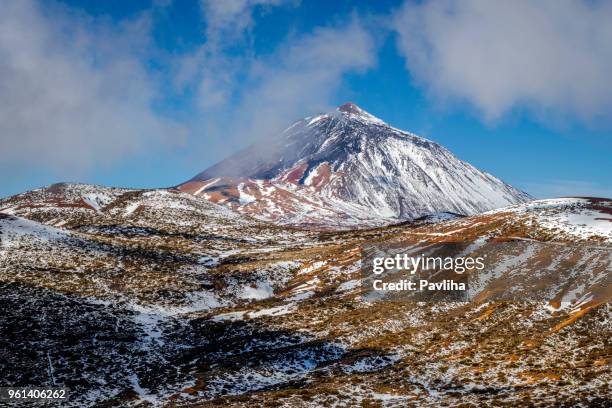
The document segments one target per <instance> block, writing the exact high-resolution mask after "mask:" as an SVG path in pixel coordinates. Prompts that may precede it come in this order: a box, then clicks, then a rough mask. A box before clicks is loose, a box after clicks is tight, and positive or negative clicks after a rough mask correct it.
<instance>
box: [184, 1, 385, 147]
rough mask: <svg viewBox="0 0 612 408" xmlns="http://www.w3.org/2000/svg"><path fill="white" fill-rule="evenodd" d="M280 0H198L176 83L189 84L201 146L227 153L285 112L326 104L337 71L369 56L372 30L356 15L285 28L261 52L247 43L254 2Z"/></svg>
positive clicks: (287, 115)
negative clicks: (196, 36) (201, 28)
mask: <svg viewBox="0 0 612 408" xmlns="http://www.w3.org/2000/svg"><path fill="white" fill-rule="evenodd" d="M295 4H297V3H296V2H295V1H293V2H287V1H285V2H282V1H270V0H266V1H255V0H252V1H238V2H236V3H235V4H229V3H228V4H225V3H224V2H207V1H205V2H202V6H203V15H204V16H205V20H206V27H207V28H206V36H205V41H203V43H202V44H201V46H200V47H198V48H197V50H195V51H194V52H192V53H190V54H188V55H184V56H183V57H182V61H181V64H180V69H179V73H178V75H177V79H178V83H179V85H182V86H183V87H186V88H187V89H196V90H197V92H196V101H195V103H196V106H197V109H198V110H199V111H198V115H199V124H200V126H201V129H202V133H203V136H204V139H205V140H206V142H205V144H206V148H207V149H211V148H213V149H214V148H216V149H218V150H221V152H220V153H222V154H223V153H228V150H230V149H235V148H236V147H235V145H236V144H245V142H252V141H254V140H257V139H258V138H259V137H262V136H272V135H274V134H275V133H277V132H280V131H281V130H282V128H283V127H286V126H287V124H288V123H290V122H291V121H292V120H295V119H298V118H300V117H302V116H304V115H305V114H308V113H313V112H320V111H325V110H328V109H330V108H331V106H333V102H334V97H335V93H336V92H337V90H338V89H339V87H340V86H341V84H342V77H343V75H345V74H347V73H349V72H359V71H363V70H365V69H368V68H369V67H371V66H373V65H374V64H375V62H376V48H375V44H374V40H373V38H372V35H371V34H370V33H369V32H368V30H366V29H365V27H364V26H363V24H362V23H361V21H360V19H359V17H357V16H356V15H353V16H349V17H348V18H346V19H345V20H344V21H343V22H339V23H337V24H335V25H333V26H332V25H330V26H324V27H318V28H315V29H313V30H312V31H310V32H305V33H301V34H299V35H295V34H290V35H288V36H287V37H286V38H285V39H284V41H281V42H280V43H279V44H278V45H276V47H275V48H273V49H272V50H271V51H267V52H266V53H265V55H258V54H257V52H256V50H255V49H254V48H253V46H252V44H253V38H252V31H253V29H254V27H255V21H254V19H253V14H254V13H255V12H256V11H257V9H266V8H270V7H279V6H286V7H290V6H292V5H295Z"/></svg>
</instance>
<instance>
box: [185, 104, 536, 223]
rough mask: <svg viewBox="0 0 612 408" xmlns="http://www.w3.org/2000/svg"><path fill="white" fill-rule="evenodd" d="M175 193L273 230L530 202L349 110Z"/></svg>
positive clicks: (295, 127)
mask: <svg viewBox="0 0 612 408" xmlns="http://www.w3.org/2000/svg"><path fill="white" fill-rule="evenodd" d="M179 188H181V189H182V190H184V191H188V192H190V193H192V194H195V195H198V196H202V197H204V198H207V199H209V200H211V201H214V202H217V203H222V204H225V205H227V206H229V207H230V208H232V209H234V210H237V211H239V212H242V213H245V214H250V215H253V216H257V217H262V218H265V219H270V220H274V221H277V222H280V223H286V224H293V225H304V224H314V225H319V226H321V225H326V226H334V227H335V226H356V225H380V224H384V223H388V222H397V221H402V220H407V219H412V218H417V217H421V216H424V215H428V214H434V213H440V212H451V213H458V214H474V213H477V212H482V211H486V210H490V209H494V208H498V207H503V206H507V205H511V204H516V203H520V202H524V201H527V200H529V199H530V197H529V196H528V195H527V194H525V193H523V192H522V191H519V190H517V189H515V188H513V187H512V186H510V185H508V184H506V183H504V182H502V181H501V180H499V179H497V178H495V177H493V176H492V175H490V174H487V173H484V172H482V171H479V170H478V169H476V168H474V167H473V166H471V165H470V164H468V163H465V162H463V161H461V160H459V159H458V158H457V157H455V156H454V155H453V154H452V153H450V152H449V151H448V150H446V149H445V148H444V147H442V146H440V145H439V144H437V143H435V142H432V141H430V140H427V139H424V138H421V137H419V136H416V135H414V134H412V133H408V132H405V131H402V130H399V129H396V128H393V127H392V126H389V125H388V124H386V123H385V122H384V121H382V120H381V119H379V118H377V117H375V116H373V115H371V114H370V113H368V112H366V111H365V110H363V109H361V108H360V107H358V106H357V105H355V104H353V103H345V104H344V105H341V106H339V107H338V108H337V109H336V110H334V111H332V112H329V113H326V114H322V115H318V116H312V117H307V118H304V119H301V120H299V121H297V122H295V123H294V124H292V125H291V126H290V127H289V128H287V129H286V130H285V131H284V132H283V133H282V134H281V135H280V136H277V137H275V138H270V139H268V140H264V141H261V142H260V143H258V144H255V145H253V146H251V147H249V148H247V149H245V150H243V151H241V152H238V153H236V154H234V155H233V156H230V157H229V158H227V159H225V160H223V161H221V162H220V163H218V164H216V165H214V166H212V167H210V168H209V169H207V170H205V171H204V172H202V173H200V174H198V175H197V176H196V177H194V178H193V179H192V180H190V181H189V182H187V183H185V184H183V185H182V186H180V187H179Z"/></svg>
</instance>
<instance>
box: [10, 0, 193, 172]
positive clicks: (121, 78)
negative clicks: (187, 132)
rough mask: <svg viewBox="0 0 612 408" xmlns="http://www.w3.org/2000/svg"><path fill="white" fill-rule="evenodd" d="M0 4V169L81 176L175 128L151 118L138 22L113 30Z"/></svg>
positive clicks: (51, 11)
mask: <svg viewBox="0 0 612 408" xmlns="http://www.w3.org/2000/svg"><path fill="white" fill-rule="evenodd" d="M41 7H42V6H41V5H40V4H39V3H35V2H33V1H29V0H15V1H13V0H8V1H3V2H2V3H1V4H0V145H1V148H0V162H2V164H3V165H4V166H11V168H13V169H15V168H19V167H20V166H33V165H36V166H41V167H42V168H51V169H55V170H58V169H59V170H66V171H67V172H69V173H70V174H71V175H76V174H78V173H79V171H81V170H86V169H90V168H92V167H94V166H97V165H103V164H106V163H110V162H112V161H113V160H116V159H118V158H121V157H125V156H126V155H130V154H134V153H137V152H142V151H144V150H147V149H148V147H149V146H159V145H164V144H167V143H174V142H175V141H176V140H177V139H178V138H177V136H178V137H179V138H180V135H181V132H182V129H181V128H180V127H179V126H178V125H176V124H175V123H173V122H171V121H169V120H166V119H164V118H163V117H160V116H159V115H158V114H156V113H155V112H154V111H153V109H152V107H151V106H152V104H153V102H154V100H155V97H156V87H155V85H154V83H153V82H152V80H151V79H150V78H149V75H148V74H147V71H146V70H145V68H144V67H143V63H142V59H143V54H142V50H143V49H146V48H147V47H148V46H149V34H148V32H149V27H150V20H149V19H148V18H147V16H141V17H140V18H138V19H136V20H134V21H130V22H123V23H121V24H113V23H111V22H109V21H107V20H100V19H94V18H92V17H90V16H86V15H83V14H78V13H75V12H73V11H70V10H69V9H67V8H63V7H61V6H58V5H50V6H49V7H47V8H45V9H44V10H43V9H41Z"/></svg>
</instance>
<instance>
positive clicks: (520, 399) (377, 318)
mask: <svg viewBox="0 0 612 408" xmlns="http://www.w3.org/2000/svg"><path fill="white" fill-rule="evenodd" d="M94 195H95V197H107V200H99V201H100V202H101V204H104V205H101V206H100V207H101V208H100V210H98V211H97V210H96V209H94V208H89V207H88V208H85V207H83V206H79V205H76V204H78V203H80V201H81V198H83V197H84V196H87V198H89V199H92V200H93V199H94V198H95V197H94ZM102 201H104V203H102ZM132 209H134V210H133V211H132ZM611 214H612V201H611V200H606V199H576V198H565V199H556V200H544V201H536V202H531V203H528V204H521V205H516V206H511V207H507V208H503V209H499V210H495V211H490V212H488V213H484V214H479V215H475V216H470V217H463V218H455V217H453V216H452V215H450V216H449V215H448V214H447V216H446V218H448V220H445V221H442V222H438V223H434V224H431V223H428V222H426V223H423V222H422V221H419V222H416V223H405V224H403V225H395V226H389V227H383V228H378V229H369V230H360V231H334V232H315V231H299V230H295V229H291V228H285V227H279V226H274V225H271V224H266V223H258V222H256V221H254V220H249V219H248V218H246V217H241V216H239V215H238V214H235V213H232V212H230V211H229V210H227V209H226V208H223V207H219V206H217V205H214V204H211V203H209V202H207V201H205V200H201V199H198V198H196V197H194V196H191V195H189V194H184V193H183V194H181V193H178V192H176V191H175V190H174V191H173V190H119V189H111V188H104V187H96V186H87V185H74V184H63V185H55V186H52V187H50V188H43V189H39V190H36V191H33V192H29V193H24V194H20V195H18V196H15V197H10V198H8V199H4V200H0V307H2V310H3V318H2V319H0V328H1V330H0V344H2V347H0V356H1V357H2V358H0V373H2V374H1V375H0V380H1V381H2V382H3V383H6V384H12V385H16V386H24V387H27V386H39V385H40V384H49V383H54V384H56V385H57V386H65V387H69V388H70V390H71V394H70V398H71V399H70V404H71V406H83V407H86V406H153V407H165V406H181V407H183V406H185V407H189V406H236V407H252V406H262V405H286V406H300V407H302V406H380V405H383V406H397V407H403V406H407V405H408V406H412V405H414V406H424V407H438V406H458V405H461V404H464V405H465V404H468V405H471V406H489V405H503V406H516V405H517V404H519V405H527V406H532V405H534V406H609V405H610V395H611V388H610V384H612V371H611V369H610V356H611V355H612V354H611V350H612V348H611V345H610V341H609V339H610V338H611V336H612V326H611V325H610V319H611V317H612V308H611V307H610V301H612V290H611V288H612V286H611V281H610V271H611V270H610V250H611V248H612V247H611V245H612V235H611V234H612V231H611V230H610V224H612V222H611V221H610V220H611V219H612V217H611ZM59 218H61V219H62V220H64V221H65V222H64V223H62V224H61V225H60V223H59V221H58V219H59ZM58 225H59V228H56V227H54V226H58ZM369 245H374V246H384V247H393V248H396V249H397V248H400V249H402V252H404V251H411V252H414V253H418V254H421V253H424V252H425V251H427V252H428V253H429V252H431V251H440V250H444V251H447V250H448V251H450V250H452V251H453V252H452V253H453V254H454V255H459V254H458V253H457V252H459V253H460V254H461V256H468V255H469V256H472V257H474V256H481V255H482V256H485V255H486V259H487V261H486V268H485V269H484V270H483V271H482V272H473V274H472V273H470V274H469V277H470V287H471V288H472V289H473V290H472V293H471V297H470V298H469V299H467V300H466V301H462V302H440V301H429V302H416V301H412V300H410V299H403V300H400V301H398V300H393V299H386V298H381V299H377V300H375V301H366V299H364V297H363V290H364V289H365V284H364V283H363V278H364V273H365V272H366V271H364V269H363V256H362V254H363V251H362V248H363V247H365V246H369ZM560 272H563V273H560ZM553 278H554V279H557V281H551V279H553ZM559 278H560V280H559ZM555 282H556V283H555ZM500 291H507V292H509V294H510V295H512V294H514V295H515V296H520V301H518V302H516V301H507V300H504V299H505V298H503V299H501V301H498V298H496V295H498V294H499V293H500ZM509 333H512V335H509ZM585 401H586V402H585Z"/></svg>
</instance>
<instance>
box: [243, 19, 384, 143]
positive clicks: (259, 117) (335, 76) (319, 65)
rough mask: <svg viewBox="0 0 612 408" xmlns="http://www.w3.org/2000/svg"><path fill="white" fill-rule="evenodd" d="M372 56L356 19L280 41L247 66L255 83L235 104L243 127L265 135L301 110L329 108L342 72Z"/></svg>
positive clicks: (366, 63) (372, 60)
mask: <svg viewBox="0 0 612 408" xmlns="http://www.w3.org/2000/svg"><path fill="white" fill-rule="evenodd" d="M375 62H376V50H375V47H374V41H373V39H372V38H371V36H370V34H369V33H368V32H367V31H366V30H365V29H364V28H363V27H362V25H361V24H360V22H359V21H358V20H357V19H353V20H352V21H351V22H349V23H348V24H346V25H342V26H338V27H326V28H319V29H317V30H315V31H314V32H312V33H311V34H308V35H305V36H303V37H302V38H299V39H297V40H295V41H291V42H289V43H287V44H285V46H283V47H281V48H280V49H279V50H278V51H277V52H276V53H275V54H273V55H272V56H270V57H268V58H265V59H264V60H259V61H257V63H256V64H255V65H254V67H253V70H252V72H251V75H252V78H251V82H252V83H255V84H256V85H255V86H254V87H252V88H251V89H249V90H248V92H246V94H245V96H244V99H243V101H242V103H241V104H240V105H239V109H241V110H242V116H243V117H244V119H245V120H244V130H245V131H246V129H252V130H253V132H254V133H255V136H263V135H266V134H267V135H270V134H273V133H274V132H276V131H279V130H281V127H286V126H287V125H288V123H289V122H291V121H292V120H295V119H298V118H300V117H303V116H304V115H306V114H312V113H317V112H322V111H327V110H329V109H330V108H331V106H332V101H333V100H334V97H335V92H336V91H337V90H338V88H339V87H340V84H341V82H342V76H343V75H344V74H346V73H347V72H356V71H357V72H358V71H363V70H365V69H367V68H370V67H371V66H372V65H373V64H374V63H375Z"/></svg>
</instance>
